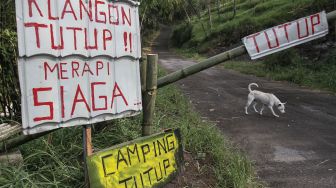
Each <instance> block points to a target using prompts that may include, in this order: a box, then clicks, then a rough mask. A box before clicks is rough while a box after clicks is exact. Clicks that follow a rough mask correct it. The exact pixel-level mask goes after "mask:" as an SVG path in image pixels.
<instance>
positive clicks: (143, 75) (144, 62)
mask: <svg viewBox="0 0 336 188" xmlns="http://www.w3.org/2000/svg"><path fill="white" fill-rule="evenodd" d="M146 76H147V60H146V59H143V60H142V61H141V62H140V77H141V78H140V79H141V92H142V95H143V94H144V92H145V91H146Z"/></svg>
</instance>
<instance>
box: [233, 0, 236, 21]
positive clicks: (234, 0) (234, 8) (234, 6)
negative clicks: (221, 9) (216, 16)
mask: <svg viewBox="0 0 336 188" xmlns="http://www.w3.org/2000/svg"><path fill="white" fill-rule="evenodd" d="M236 14H237V6H236V0H233V16H232V18H234V17H235V16H236Z"/></svg>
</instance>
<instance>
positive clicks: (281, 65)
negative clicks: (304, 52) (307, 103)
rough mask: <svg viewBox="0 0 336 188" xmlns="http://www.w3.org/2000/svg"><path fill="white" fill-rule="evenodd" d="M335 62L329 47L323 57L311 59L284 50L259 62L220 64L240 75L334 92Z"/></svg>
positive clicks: (334, 54)
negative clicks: (328, 50) (283, 81)
mask: <svg viewBox="0 0 336 188" xmlns="http://www.w3.org/2000/svg"><path fill="white" fill-rule="evenodd" d="M293 51H294V52H293ZM335 62H336V50H335V49H332V50H330V52H329V53H328V54H326V55H325V57H323V58H321V59H319V60H311V59H308V58H307V57H302V56H299V55H298V54H297V53H296V52H295V50H287V51H286V52H282V53H278V54H274V55H271V56H270V57H267V58H266V59H265V60H263V61H259V62H251V61H249V62H247V61H230V62H225V63H223V66H224V68H227V69H233V70H236V71H238V72H241V73H244V74H251V75H256V76H258V77H266V78H269V79H272V80H285V81H289V82H292V83H296V84H298V85H302V86H308V87H311V88H314V89H322V90H329V91H332V92H336V64H335Z"/></svg>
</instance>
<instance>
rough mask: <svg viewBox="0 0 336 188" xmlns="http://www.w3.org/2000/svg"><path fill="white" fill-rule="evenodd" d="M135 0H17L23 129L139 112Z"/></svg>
mask: <svg viewBox="0 0 336 188" xmlns="http://www.w3.org/2000/svg"><path fill="white" fill-rule="evenodd" d="M138 5H139V4H138V3H136V2H133V1H129V0H124V1H107V0H77V1H72V0H28V1H27V0H16V18H17V30H18V42H19V62H18V64H19V76H20V85H21V93H22V121H23V122H22V123H23V129H24V133H25V134H34V133H38V132H43V131H47V130H51V129H55V128H59V127H68V126H74V125H80V124H89V123H95V122H100V121H105V120H109V119H115V118H121V117H126V116H131V115H135V114H138V113H139V112H140V111H141V110H142V105H141V86H140V74H139V58H140V57H141V46H140V26H139V13H138Z"/></svg>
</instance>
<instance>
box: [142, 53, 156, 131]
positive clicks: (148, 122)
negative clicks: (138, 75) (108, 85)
mask: <svg viewBox="0 0 336 188" xmlns="http://www.w3.org/2000/svg"><path fill="white" fill-rule="evenodd" d="M157 67H158V55H157V54H149V55H147V71H146V91H145V92H144V93H143V96H142V97H143V101H142V102H143V104H142V106H143V122H142V136H148V135H150V134H151V127H152V125H153V118H154V108H155V99H156V93H157V74H158V69H157Z"/></svg>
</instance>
